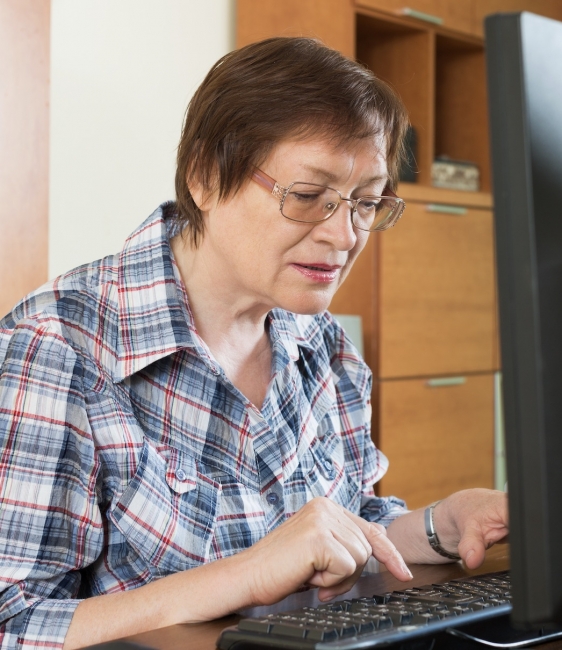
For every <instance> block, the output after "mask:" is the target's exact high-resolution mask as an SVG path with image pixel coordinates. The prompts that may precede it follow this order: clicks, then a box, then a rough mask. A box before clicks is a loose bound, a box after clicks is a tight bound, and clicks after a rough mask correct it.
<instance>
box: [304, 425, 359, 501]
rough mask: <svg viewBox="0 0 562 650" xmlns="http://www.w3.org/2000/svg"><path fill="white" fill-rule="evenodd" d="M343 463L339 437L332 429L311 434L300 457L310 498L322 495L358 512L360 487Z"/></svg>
mask: <svg viewBox="0 0 562 650" xmlns="http://www.w3.org/2000/svg"><path fill="white" fill-rule="evenodd" d="M346 465H347V464H346V461H345V453H344V448H343V442H342V439H341V436H340V435H339V434H338V433H337V432H335V431H333V430H328V431H326V432H325V433H324V434H323V435H321V436H320V437H318V436H317V437H315V438H314V440H313V441H312V444H311V445H310V447H309V448H308V450H307V451H306V452H305V454H304V456H303V458H302V460H301V467H302V470H303V474H304V477H305V481H306V483H307V487H308V490H309V492H310V498H314V497H318V496H324V497H327V498H329V499H330V500H332V501H334V502H336V503H339V504H340V505H341V506H343V507H344V508H346V509H347V510H350V511H351V512H353V513H355V514H359V510H360V507H361V490H360V487H359V485H358V484H357V482H356V481H355V480H353V477H352V475H351V473H350V472H349V468H348V467H347V466H346Z"/></svg>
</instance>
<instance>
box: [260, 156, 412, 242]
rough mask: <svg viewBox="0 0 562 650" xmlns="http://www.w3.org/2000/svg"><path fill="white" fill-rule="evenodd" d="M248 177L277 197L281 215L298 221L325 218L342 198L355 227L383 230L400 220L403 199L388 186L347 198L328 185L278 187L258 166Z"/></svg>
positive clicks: (309, 184) (404, 205)
mask: <svg viewBox="0 0 562 650" xmlns="http://www.w3.org/2000/svg"><path fill="white" fill-rule="evenodd" d="M252 180H253V181H255V182H256V183H258V184H259V185H261V186H262V187H264V188H265V189H267V190H269V191H270V192H271V194H272V195H273V196H274V197H275V198H277V199H279V210H280V211H281V214H282V215H283V216H284V217H285V218H287V219H290V220H291V221H299V222H301V223H318V222H320V221H326V219H329V218H330V217H331V216H332V215H333V214H334V212H335V211H336V210H337V209H338V207H339V205H340V203H341V202H342V201H346V202H347V203H349V204H350V206H351V222H352V223H353V225H354V226H355V227H356V228H357V229H358V230H366V231H367V232H373V231H375V230H387V229H388V228H391V227H392V226H394V224H395V223H396V222H397V221H398V219H400V217H401V216H402V213H403V212H404V208H405V207H406V204H405V203H404V201H403V200H402V199H399V198H398V197H397V196H396V194H394V193H393V192H391V191H390V190H388V189H385V190H384V196H361V197H360V198H358V199H348V198H345V197H344V196H342V195H341V193H340V192H338V190H335V189H334V188H332V187H326V186H324V185H316V184H315V183H298V182H297V183H291V184H290V185H289V187H281V185H279V183H278V182H277V181H275V180H274V179H273V178H271V176H268V175H267V174H266V173H265V172H263V171H261V169H255V170H254V172H253V173H252Z"/></svg>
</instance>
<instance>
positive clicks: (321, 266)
mask: <svg viewBox="0 0 562 650" xmlns="http://www.w3.org/2000/svg"><path fill="white" fill-rule="evenodd" d="M296 266H302V267H304V268H305V269H311V270H312V271H328V272H329V271H337V270H338V269H340V268H341V267H340V266H339V265H335V266H330V265H328V264H297V265H296Z"/></svg>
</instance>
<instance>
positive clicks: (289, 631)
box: [269, 623, 306, 639]
mask: <svg viewBox="0 0 562 650" xmlns="http://www.w3.org/2000/svg"><path fill="white" fill-rule="evenodd" d="M269 634H278V635H280V636H292V637H297V638H299V639H304V637H305V634H306V627H305V626H304V624H302V623H301V624H300V625H298V624H294V625H291V624H290V623H275V624H274V625H272V626H271V629H270V630H269Z"/></svg>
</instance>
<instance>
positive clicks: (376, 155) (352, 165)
mask: <svg viewBox="0 0 562 650" xmlns="http://www.w3.org/2000/svg"><path fill="white" fill-rule="evenodd" d="M263 166H264V167H266V169H267V170H268V173H271V174H275V173H277V174H285V175H286V174H289V176H291V178H290V179H287V178H285V176H283V177H280V178H279V179H277V180H279V181H280V182H281V181H284V182H290V181H294V180H310V181H311V182H327V183H345V182H347V181H350V180H353V181H354V182H360V183H367V182H371V181H373V182H376V181H377V180H379V181H386V180H387V178H388V168H387V164H386V141H385V138H384V137H382V136H375V137H369V138H362V139H360V140H352V141H350V142H349V143H345V144H341V143H336V142H334V140H330V139H329V138H326V137H325V138H322V137H309V138H289V139H286V140H282V141H281V142H279V143H277V144H276V145H275V146H274V147H273V149H272V150H271V152H270V154H269V156H268V157H267V159H266V161H265V163H264V164H263ZM295 175H298V178H297V177H296V176H295ZM311 177H313V178H314V181H313V180H312V178H311Z"/></svg>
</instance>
